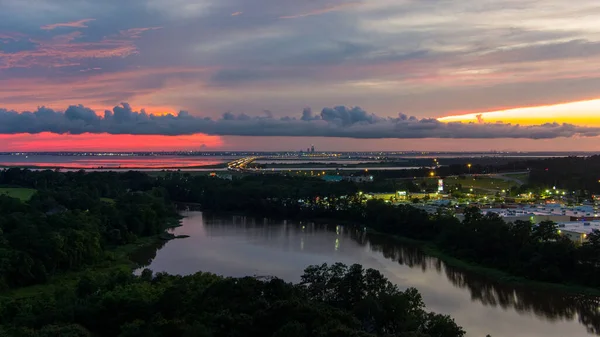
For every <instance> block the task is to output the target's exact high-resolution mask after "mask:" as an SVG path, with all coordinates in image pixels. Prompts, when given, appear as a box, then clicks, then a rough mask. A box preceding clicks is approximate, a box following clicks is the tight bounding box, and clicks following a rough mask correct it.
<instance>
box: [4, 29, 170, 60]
mask: <svg viewBox="0 0 600 337" xmlns="http://www.w3.org/2000/svg"><path fill="white" fill-rule="evenodd" d="M156 29H160V27H145V28H132V29H128V30H124V31H121V32H120V33H119V34H118V35H115V36H108V37H105V38H103V39H102V40H100V41H93V42H83V41H78V40H79V38H81V37H82V33H81V32H78V31H75V32H71V33H68V34H61V35H57V36H54V37H52V38H51V39H49V40H37V39H33V38H30V41H31V42H33V43H35V44H36V45H37V47H36V48H35V49H34V50H23V51H19V52H16V53H4V52H2V51H0V69H9V68H31V67H34V66H42V67H64V66H70V65H77V64H79V62H78V61H80V60H83V59H89V58H113V57H127V56H130V55H133V54H137V53H138V49H137V47H136V45H135V43H134V41H133V40H135V39H137V38H139V37H140V36H141V34H142V33H144V32H146V31H150V30H156Z"/></svg>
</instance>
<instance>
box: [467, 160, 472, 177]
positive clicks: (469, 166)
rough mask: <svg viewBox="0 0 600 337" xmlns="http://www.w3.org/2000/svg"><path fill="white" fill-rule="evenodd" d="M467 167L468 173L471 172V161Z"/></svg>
mask: <svg viewBox="0 0 600 337" xmlns="http://www.w3.org/2000/svg"><path fill="white" fill-rule="evenodd" d="M467 167H468V168H469V175H470V174H471V163H469V164H467Z"/></svg>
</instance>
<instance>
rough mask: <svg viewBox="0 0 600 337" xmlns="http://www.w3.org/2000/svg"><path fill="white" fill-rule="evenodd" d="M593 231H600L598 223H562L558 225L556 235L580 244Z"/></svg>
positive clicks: (599, 222)
mask: <svg viewBox="0 0 600 337" xmlns="http://www.w3.org/2000/svg"><path fill="white" fill-rule="evenodd" d="M593 230H600V221H577V222H563V223H559V224H558V233H559V234H561V235H564V236H566V237H567V238H569V239H570V240H572V241H574V242H576V243H579V244H582V243H584V242H586V241H587V237H588V235H589V234H590V233H591V232H592V231H593Z"/></svg>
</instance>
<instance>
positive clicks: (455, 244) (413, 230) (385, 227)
mask: <svg viewBox="0 0 600 337" xmlns="http://www.w3.org/2000/svg"><path fill="white" fill-rule="evenodd" d="M160 183H161V185H162V186H164V188H165V189H166V190H167V191H168V192H169V194H170V195H173V196H177V198H178V200H184V201H189V202H198V203H200V204H201V205H202V206H203V208H204V209H206V210H211V211H217V212H223V211H225V212H243V213H244V214H248V215H256V216H264V217H271V218H287V219H328V220H329V221H339V222H341V221H344V222H348V223H354V224H360V225H361V226H368V227H369V228H372V229H374V230H377V231H379V232H382V233H386V234H390V235H399V236H403V237H407V238H412V239H417V240H422V241H428V242H431V243H434V244H435V245H437V247H439V248H440V249H441V250H443V251H444V252H445V253H447V254H449V255H452V256H454V257H457V258H460V259H463V260H465V261H469V262H474V263H477V264H480V265H482V266H486V267H490V268H496V269H499V270H503V271H505V272H508V273H510V274H513V275H517V276H522V277H525V278H528V279H531V280H537V281H545V282H554V283H570V284H578V285H585V286H590V287H600V234H599V233H598V232H594V233H592V234H590V235H588V242H587V243H585V244H583V245H581V246H577V245H575V244H574V243H573V242H572V241H571V240H569V239H568V238H566V237H563V236H561V235H559V232H558V230H559V228H558V227H557V225H556V224H555V223H552V222H543V223H541V224H539V225H534V224H532V223H531V222H528V221H516V222H515V223H507V222H505V221H504V220H503V219H502V218H501V217H500V216H498V215H497V214H482V213H481V212H480V211H479V210H478V209H476V208H470V209H467V210H465V219H464V221H462V222H461V221H459V220H458V219H457V218H456V217H455V216H454V215H453V214H450V213H444V212H439V213H438V214H434V215H430V214H428V213H427V212H425V211H423V210H420V209H417V208H415V207H412V206H410V205H398V206H394V205H391V204H388V203H385V202H383V201H379V200H370V201H368V202H366V203H365V202H364V200H362V198H361V196H360V194H359V193H357V192H358V191H359V186H357V185H353V184H350V183H348V184H346V183H326V182H321V181H319V180H317V179H311V180H307V179H302V178H293V177H285V176H254V177H248V178H245V179H239V180H233V181H227V180H220V179H211V178H207V177H200V176H198V177H192V176H189V175H186V174H179V173H172V174H169V175H166V176H165V177H163V178H161V179H160ZM181 186H185V187H184V188H181Z"/></svg>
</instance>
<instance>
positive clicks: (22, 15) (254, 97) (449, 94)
mask: <svg viewBox="0 0 600 337" xmlns="http://www.w3.org/2000/svg"><path fill="white" fill-rule="evenodd" d="M0 8H2V10H0V106H2V107H4V108H7V109H8V110H15V111H27V110H29V111H31V110H34V109H35V108H36V107H38V106H41V105H45V106H47V107H50V108H53V109H63V108H64V107H66V106H69V105H71V104H73V103H74V102H85V104H86V106H89V107H91V108H93V109H94V110H96V111H103V110H105V109H107V108H109V109H110V108H111V107H112V105H113V104H114V102H129V103H130V104H131V105H132V106H136V107H137V106H146V107H147V108H148V110H147V111H148V113H150V112H156V111H161V112H163V111H171V112H174V111H181V110H184V111H199V112H201V113H202V115H203V116H207V117H210V118H211V122H206V123H205V124H207V125H208V124H210V123H213V124H219V125H221V124H224V123H225V122H227V123H229V124H227V125H231V124H232V123H233V122H231V121H227V120H223V117H222V114H223V112H224V111H244V112H246V113H248V114H254V115H257V114H260V113H262V111H264V110H270V111H273V116H272V118H270V119H267V120H266V121H265V120H263V119H251V121H252V123H255V124H258V123H259V122H260V123H267V124H268V125H269V127H270V128H275V127H276V126H277V125H283V126H282V127H284V128H288V127H289V128H291V129H292V130H301V129H302V128H303V127H306V126H307V125H313V124H314V125H324V124H325V123H329V124H327V125H328V126H327V127H324V126H318V127H317V126H313V127H315V128H318V129H317V130H318V131H319V133H324V132H326V131H330V132H332V134H338V135H339V134H345V133H344V132H348V131H343V132H342V130H348V129H350V127H348V126H344V127H338V126H337V124H335V123H332V122H330V121H326V120H324V119H320V120H317V121H310V123H305V124H301V123H300V122H301V121H302V120H301V119H300V117H296V120H295V121H294V120H286V117H287V116H289V115H290V113H289V112H290V111H295V110H296V109H297V107H302V106H306V105H307V102H310V105H312V106H318V107H323V106H334V105H336V104H340V103H342V104H346V105H350V106H361V107H363V108H364V109H365V110H367V111H373V112H377V115H378V116H379V117H377V118H378V121H377V122H374V123H371V124H368V125H369V127H370V128H372V130H375V128H383V127H384V126H385V127H387V128H390V129H385V130H382V131H381V132H385V134H391V135H393V136H394V137H396V133H394V131H393V130H392V129H391V128H392V125H394V127H396V128H401V131H402V132H404V133H405V134H406V135H411V134H418V132H417V131H415V130H416V129H418V127H423V128H424V125H427V126H430V124H432V125H435V128H437V129H438V131H439V135H441V136H440V137H443V136H444V135H448V137H451V138H454V137H456V136H457V135H458V134H460V133H461V132H463V133H465V134H467V135H477V134H478V132H479V131H477V130H481V132H482V136H483V135H485V133H484V132H483V131H484V130H485V131H486V132H491V133H493V134H494V135H498V136H499V133H500V132H507V133H506V137H507V138H510V137H512V136H511V135H523V136H526V138H532V139H534V138H536V137H538V136H535V135H537V134H539V135H546V134H549V133H554V134H561V135H567V136H569V135H584V134H585V135H590V134H593V132H591V133H590V132H588V131H587V130H593V129H594V128H595V127H597V126H600V122H598V123H596V122H593V123H589V121H590V120H592V119H593V118H592V117H594V116H597V115H600V103H599V104H598V105H596V108H595V110H591V112H590V110H585V111H584V110H581V109H584V108H581V107H580V106H579V105H573V106H569V107H568V109H567V110H565V111H564V114H563V117H560V118H557V117H556V116H554V115H552V110H548V109H547V108H546V107H547V106H548V105H552V104H556V103H569V102H580V101H590V100H594V99H595V100H598V102H600V100H599V99H600V93H599V92H598V89H597V88H600V25H598V24H597V22H598V21H599V20H600V8H599V7H598V3H597V0H579V1H576V2H565V1H564V0H545V1H543V2H541V1H537V0H519V1H516V0H495V1H481V2H476V3H474V2H472V1H468V0H431V1H416V0H406V1H397V0H368V1H367V0H319V1H294V0H130V1H121V0H105V1H93V0H62V1H55V0H36V1H32V0H0ZM525 106H532V107H536V106H538V107H539V109H538V110H537V112H536V113H535V115H536V116H538V117H536V118H534V119H532V120H531V121H530V122H531V123H524V122H523V118H522V117H523V115H524V113H525V112H522V113H521V112H520V111H519V110H517V111H516V113H515V111H512V112H505V111H507V110H509V109H513V108H522V107H525ZM398 110H400V111H403V112H405V113H407V114H408V115H413V116H415V117H416V119H417V120H418V121H417V122H414V124H410V127H408V126H406V127H404V126H402V127H398V126H397V124H402V123H397V122H390V121H395V120H396V119H398V118H399V117H398V116H397V115H395V114H389V115H386V114H385V113H384V112H390V111H398ZM489 111H492V112H494V111H498V112H499V113H493V114H490V113H487V114H483V115H482V116H481V118H482V119H483V120H484V121H486V123H482V124H486V125H479V126H473V125H468V123H463V125H460V124H458V125H455V124H451V125H446V124H447V123H439V122H437V124H436V122H434V121H435V120H436V119H437V118H440V117H444V116H456V115H462V114H465V115H466V116H465V117H453V118H450V119H448V120H451V121H457V120H463V121H477V117H476V116H477V115H479V114H480V113H481V112H489ZM530 112H531V111H526V113H527V117H530V116H533V114H531V115H530V114H529V113H530ZM594 114H595V115H594ZM11 116H12V115H11ZM318 116H321V115H320V114H318ZM586 116H587V117H586ZM589 116H592V117H589ZM588 117H589V118H588ZM153 118H154V117H150V116H148V119H149V120H153ZM187 118H194V121H195V122H194V123H195V124H194V125H197V126H198V125H200V124H201V122H202V120H204V117H194V116H189V117H187ZM261 118H262V117H261ZM590 118H592V119H590ZM63 119H64V118H63ZM596 119H597V118H596ZM100 120H101V122H98V123H99V124H102V125H103V126H102V128H107V126H105V124H106V123H107V122H105V121H104V120H103V119H100ZM492 121H497V122H501V123H495V122H492ZM555 121H559V122H560V123H558V124H555V123H554V122H555ZM63 122H65V121H64V120H63ZM302 122H305V121H302ZM65 123H66V122H65ZM80 123H81V122H80ZM235 123H241V121H235ZM285 123H288V124H285ZM403 123H404V122H403ZM409 123H413V122H410V121H406V123H405V124H409ZM517 123H518V124H520V126H517V125H516V124H517ZM71 124H72V123H71ZM71 124H69V125H71ZM488 124H490V125H488ZM491 124H494V125H491ZM499 124H503V125H499ZM524 124H528V125H526V126H524ZM572 124H575V125H578V126H577V127H575V126H573V125H572ZM297 125H299V126H297ZM402 125H404V124H402ZM467 125H468V126H467ZM529 126H531V127H532V128H530V129H528V128H527V127H529ZM54 127H57V126H56V125H55V126H54ZM203 127H205V126H203ZM219 127H221V126H219ZM292 127H293V128H292ZM356 127H357V126H356V125H354V126H352V128H356ZM361 127H362V128H363V129H367V127H364V126H361ZM586 127H587V128H586ZM198 128H199V129H201V127H200V126H198ZM223 128H224V127H223ZM404 128H406V129H404ZM467 129H468V130H467ZM469 130H471V131H469ZM549 130H553V131H552V132H550V131H549ZM568 130H571V131H568ZM284 131H285V130H281V131H279V132H280V133H282V134H284V133H285V132H284ZM307 131H310V130H307ZM270 132H271V133H273V134H275V133H276V130H271V131H270ZM314 132H315V133H316V132H317V131H314ZM361 132H362V131H361ZM419 132H420V134H422V135H426V134H427V132H426V131H419ZM238 133H239V132H238ZM297 133H302V134H307V135H310V134H311V133H310V132H304V131H303V132H300V131H297ZM364 133H365V134H368V132H366V131H364ZM432 133H433V132H432ZM527 135H530V136H527ZM531 135H534V136H531ZM417 138H418V137H417ZM490 138H498V137H496V136H494V137H490ZM540 138H552V137H540ZM585 141H588V140H585V139H582V140H581V142H585ZM596 141H597V140H596ZM240 144H244V143H240ZM490 144H492V143H491V141H490ZM256 146H257V147H259V145H256ZM544 146H549V147H551V146H552V144H550V143H547V144H546V145H544ZM588 146H590V147H591V146H592V144H591V143H588ZM491 147H492V146H491V145H490V148H491Z"/></svg>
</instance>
